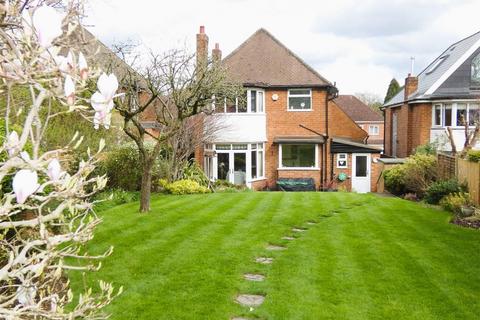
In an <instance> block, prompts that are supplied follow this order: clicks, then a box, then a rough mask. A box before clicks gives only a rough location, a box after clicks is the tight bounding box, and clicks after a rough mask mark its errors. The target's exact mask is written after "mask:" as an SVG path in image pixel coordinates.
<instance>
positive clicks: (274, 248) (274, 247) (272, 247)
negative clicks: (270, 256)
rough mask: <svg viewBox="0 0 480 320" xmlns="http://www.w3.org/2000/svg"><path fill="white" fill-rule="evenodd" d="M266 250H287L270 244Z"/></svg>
mask: <svg viewBox="0 0 480 320" xmlns="http://www.w3.org/2000/svg"><path fill="white" fill-rule="evenodd" d="M266 249H267V250H270V251H281V250H285V249H287V248H286V247H282V246H276V245H273V244H269V245H268V246H267V248H266Z"/></svg>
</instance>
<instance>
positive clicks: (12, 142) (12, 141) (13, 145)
mask: <svg viewBox="0 0 480 320" xmlns="http://www.w3.org/2000/svg"><path fill="white" fill-rule="evenodd" d="M6 149H7V152H8V155H9V156H10V157H11V156H13V155H14V154H15V153H16V152H18V151H20V139H19V138H18V133H17V132H16V131H12V132H10V135H9V136H8V139H7V145H6Z"/></svg>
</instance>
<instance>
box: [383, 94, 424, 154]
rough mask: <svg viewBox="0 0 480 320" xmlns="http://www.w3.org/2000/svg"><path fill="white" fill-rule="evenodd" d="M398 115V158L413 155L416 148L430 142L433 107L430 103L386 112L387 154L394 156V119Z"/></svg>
mask: <svg viewBox="0 0 480 320" xmlns="http://www.w3.org/2000/svg"><path fill="white" fill-rule="evenodd" d="M394 113H396V114H397V115H398V117H397V119H398V123H397V157H399V158H403V157H407V156H409V155H411V154H412V153H413V151H414V150H415V148H416V147H418V146H420V145H423V144H426V143H428V142H429V141H430V127H431V125H432V105H431V104H430V103H422V104H410V105H408V104H405V105H403V106H401V107H396V108H388V109H387V110H386V111H385V118H386V125H387V127H386V128H385V154H387V155H393V150H392V136H393V133H392V127H393V124H392V122H393V121H392V118H393V114H394Z"/></svg>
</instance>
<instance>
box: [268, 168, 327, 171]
mask: <svg viewBox="0 0 480 320" xmlns="http://www.w3.org/2000/svg"><path fill="white" fill-rule="evenodd" d="M277 170H278V171H319V170H320V168H318V167H303V168H302V167H292V168H277Z"/></svg>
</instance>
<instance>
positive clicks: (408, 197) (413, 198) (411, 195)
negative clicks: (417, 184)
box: [403, 193, 418, 201]
mask: <svg viewBox="0 0 480 320" xmlns="http://www.w3.org/2000/svg"><path fill="white" fill-rule="evenodd" d="M403 199H405V200H409V201H418V197H417V195H416V194H415V193H407V194H405V195H404V196H403Z"/></svg>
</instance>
